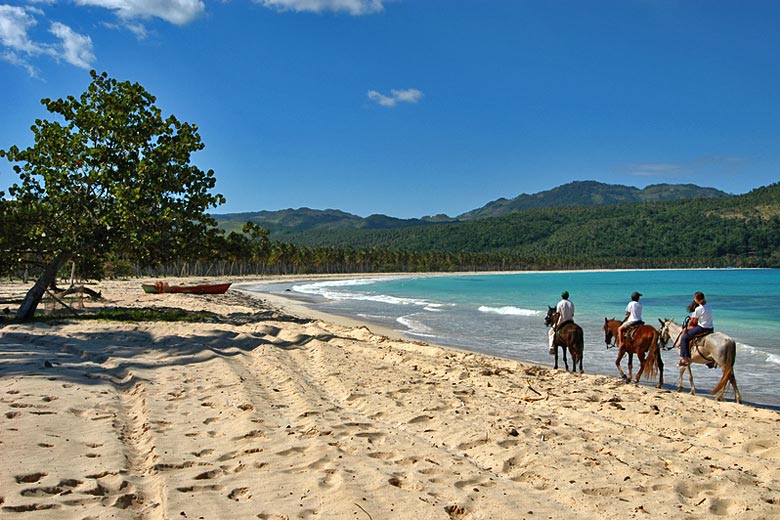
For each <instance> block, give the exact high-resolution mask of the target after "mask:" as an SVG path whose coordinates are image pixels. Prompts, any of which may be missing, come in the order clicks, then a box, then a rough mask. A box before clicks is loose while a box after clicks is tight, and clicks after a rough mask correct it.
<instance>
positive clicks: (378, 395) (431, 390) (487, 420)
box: [0, 281, 780, 520]
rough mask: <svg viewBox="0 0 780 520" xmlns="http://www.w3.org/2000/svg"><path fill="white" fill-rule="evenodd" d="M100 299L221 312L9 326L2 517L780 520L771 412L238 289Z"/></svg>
mask: <svg viewBox="0 0 780 520" xmlns="http://www.w3.org/2000/svg"><path fill="white" fill-rule="evenodd" d="M171 283H174V281H171ZM91 287H92V288H94V289H95V290H101V291H102V294H103V297H104V300H103V301H101V302H95V303H93V302H87V303H86V305H85V306H86V308H87V310H89V309H95V308H98V307H174V308H181V309H187V310H207V311H211V312H213V313H216V314H218V315H219V316H218V317H217V318H215V319H213V320H211V321H210V322H200V323H184V322H141V323H132V322H112V321H96V320H71V319H67V318H63V320H61V321H58V322H49V323H42V322H37V323H34V324H24V325H22V324H10V325H6V326H4V327H3V328H1V329H0V414H2V415H0V417H1V418H2V427H0V429H1V430H2V432H1V433H0V518H11V519H13V518H20V519H28V518H29V519H35V518H46V519H51V518H55V519H56V518H69V519H70V518H74V519H88V518H89V519H93V518H94V519H97V518H119V519H122V518H148V519H174V518H175V519H221V518H224V519H232V518H241V519H244V518H248V519H249V518H252V519H263V520H271V519H274V520H281V519H298V518H300V519H312V518H323V519H357V520H363V519H365V520H380V519H399V518H401V519H429V518H430V519H438V518H440V519H540V518H541V519H548V518H549V519H575V518H576V519H594V520H595V519H621V520H624V519H627V518H648V519H651V518H652V519H654V518H670V519H671V518H674V519H699V518H720V517H728V518H731V517H738V518H740V520H746V519H770V518H780V446H778V439H780V414H778V412H777V411H773V410H766V409H756V408H752V407H749V406H745V405H738V404H735V403H733V402H722V403H718V402H715V401H714V400H712V399H706V398H702V397H692V396H690V395H688V394H676V393H671V392H668V391H664V390H656V389H653V388H649V387H645V386H634V385H626V384H623V383H622V382H621V381H619V380H618V379H617V378H613V377H606V376H594V375H588V374H585V375H575V374H569V373H566V372H563V371H554V370H552V369H551V368H549V367H541V366H534V365H530V364H524V363H520V362H516V361H509V360H503V359H499V358H495V357H490V356H483V355H477V354H473V353H468V352H463V351H458V350H454V349H447V348H441V347H438V346H434V345H428V344H425V343H420V342H412V341H404V340H401V339H399V338H398V337H397V336H394V335H393V334H389V333H388V331H381V330H377V329H376V328H374V327H371V328H370V329H369V328H368V327H366V326H360V325H357V324H354V323H348V322H344V321H342V320H337V319H334V318H328V317H325V316H313V315H311V314H307V312H306V311H305V309H301V308H299V307H297V306H296V304H295V303H294V302H281V301H278V300H273V301H270V300H265V301H263V300H261V299H254V298H251V297H250V296H248V295H246V294H243V293H241V292H240V291H237V290H234V289H231V290H230V291H228V293H227V294H225V295H221V296H216V295H215V296H193V295H177V294H164V295H148V294H144V293H143V292H142V291H141V288H140V281H123V282H101V283H99V284H96V285H94V286H91ZM26 289H27V286H24V285H22V284H11V283H5V284H1V285H0V298H3V299H4V301H7V300H8V298H10V297H12V296H16V297H21V295H22V294H23V293H24V292H25V291H26ZM6 305H7V304H3V305H2V306H3V307H5V306H6ZM9 307H10V308H11V309H10V310H12V311H13V310H14V305H13V304H12V305H9ZM270 309H273V310H270ZM304 316H305V317H304ZM314 318H316V319H314ZM701 390H704V389H701ZM707 390H709V389H707Z"/></svg>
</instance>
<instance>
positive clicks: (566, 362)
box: [555, 345, 569, 372]
mask: <svg viewBox="0 0 780 520" xmlns="http://www.w3.org/2000/svg"><path fill="white" fill-rule="evenodd" d="M559 346H560V347H561V350H562V351H563V366H565V367H566V371H567V372H568V371H569V362H568V361H567V360H566V347H564V346H563V345H559ZM555 349H556V350H557V349H558V347H555Z"/></svg>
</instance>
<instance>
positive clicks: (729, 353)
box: [710, 338, 737, 395]
mask: <svg viewBox="0 0 780 520" xmlns="http://www.w3.org/2000/svg"><path fill="white" fill-rule="evenodd" d="M736 358H737V344H736V343H734V340H733V339H731V338H729V342H728V345H727V346H726V358H725V359H724V362H725V363H726V366H724V367H723V377H721V378H720V382H718V384H717V386H716V387H715V388H713V389H712V392H710V395H715V394H717V393H718V392H720V391H721V390H722V389H723V387H724V386H726V383H728V381H729V378H730V377H731V374H732V373H734V360H735V359H736Z"/></svg>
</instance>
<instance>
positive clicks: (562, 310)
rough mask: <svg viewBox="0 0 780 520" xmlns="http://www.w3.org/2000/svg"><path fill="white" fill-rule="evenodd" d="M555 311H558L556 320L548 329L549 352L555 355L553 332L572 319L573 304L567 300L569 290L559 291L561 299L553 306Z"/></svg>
mask: <svg viewBox="0 0 780 520" xmlns="http://www.w3.org/2000/svg"><path fill="white" fill-rule="evenodd" d="M555 312H557V313H558V321H556V322H555V323H553V324H552V327H550V330H549V331H548V333H547V334H548V336H549V337H550V354H551V355H555V346H554V345H553V343H554V341H555V332H556V331H557V330H558V329H560V328H561V326H563V325H564V324H566V323H567V322H570V321H574V304H573V303H572V302H570V301H569V291H563V292H562V293H561V301H559V302H558V305H556V306H555Z"/></svg>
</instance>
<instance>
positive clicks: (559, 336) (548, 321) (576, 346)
mask: <svg viewBox="0 0 780 520" xmlns="http://www.w3.org/2000/svg"><path fill="white" fill-rule="evenodd" d="M557 321H558V313H557V312H555V308H554V307H550V306H549V305H548V306H547V315H546V316H545V317H544V324H545V325H547V326H548V327H551V326H552V325H553V323H555V322H557ZM553 346H554V347H555V368H558V347H562V348H563V364H564V365H566V370H567V371H568V370H569V363H567V362H566V349H569V353H570V354H571V361H572V372H576V371H577V363H579V365H580V373H583V372H584V370H583V369H582V354H583V352H584V350H585V340H584V335H583V333H582V327H580V326H579V325H577V324H576V323H574V322H569V323H566V324H564V325H563V326H561V328H560V329H558V331H557V332H556V333H555V339H554V340H553Z"/></svg>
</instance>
